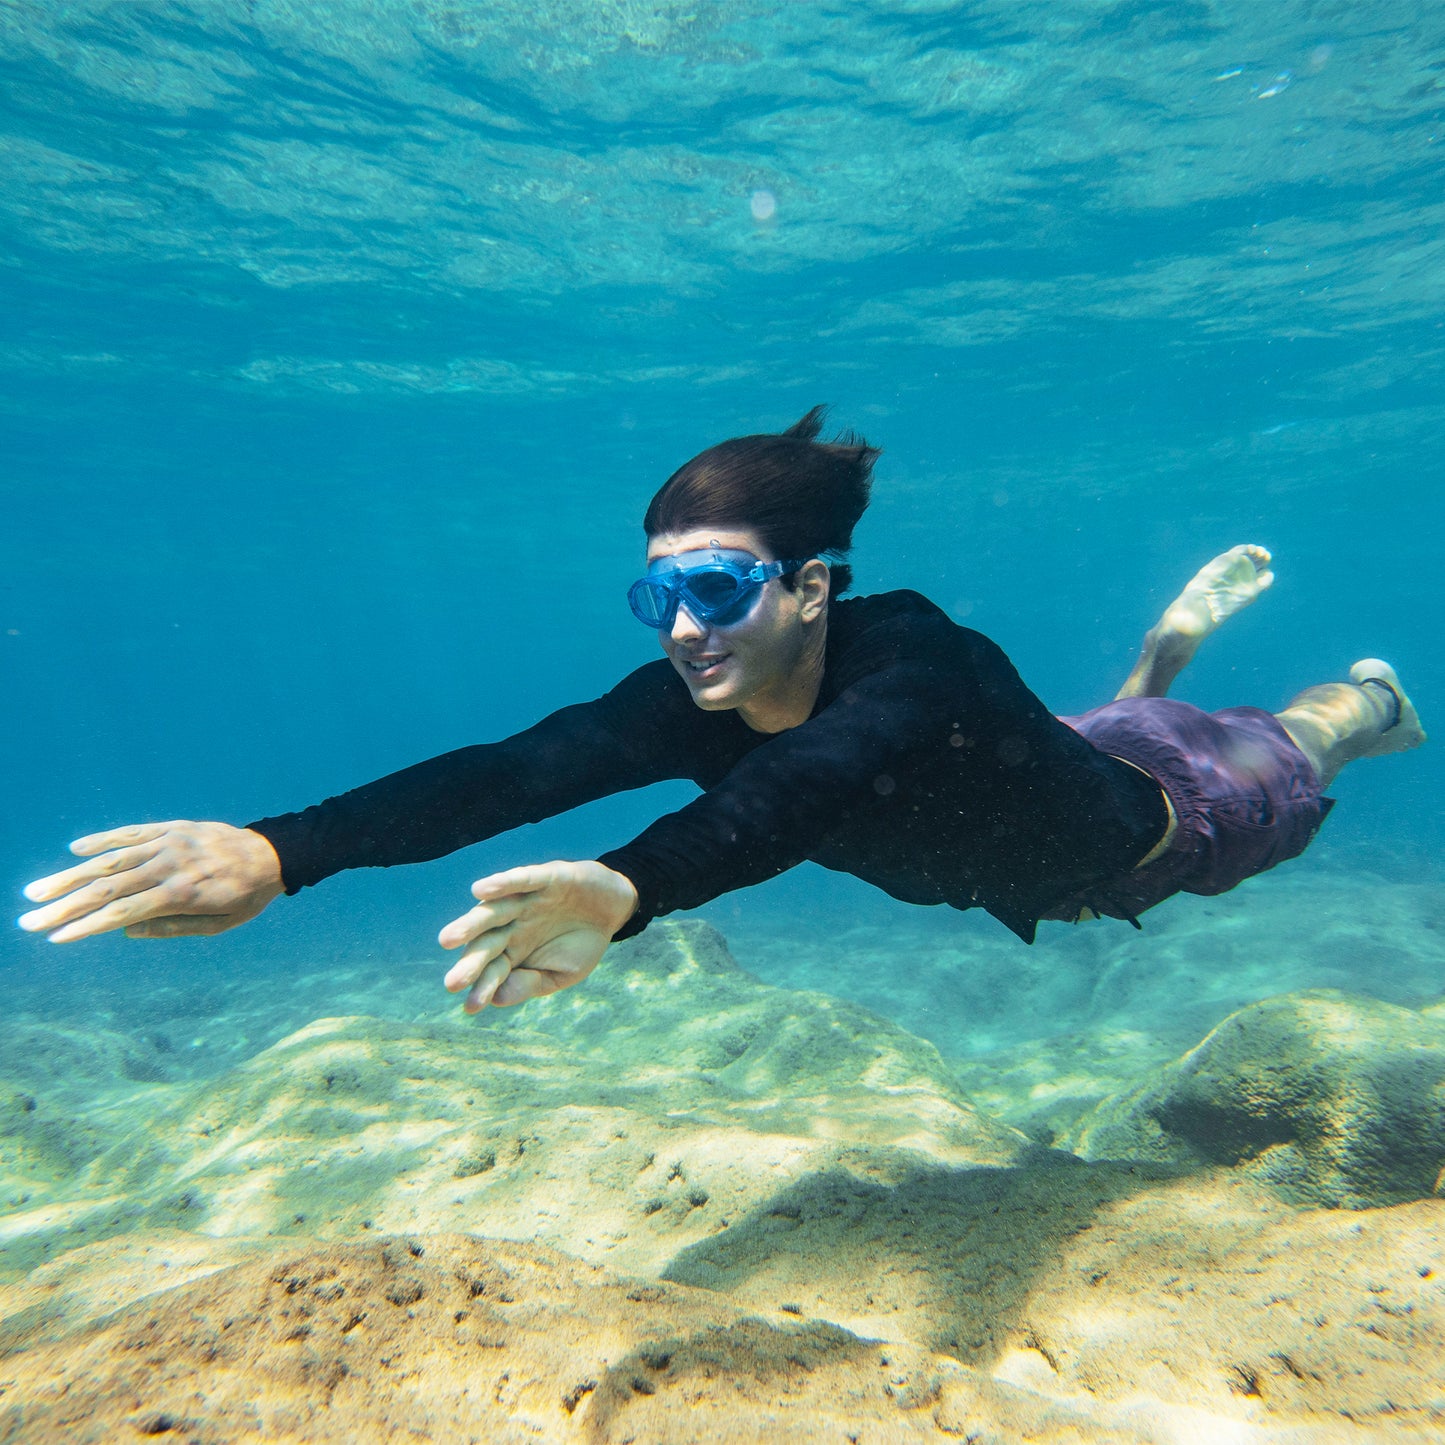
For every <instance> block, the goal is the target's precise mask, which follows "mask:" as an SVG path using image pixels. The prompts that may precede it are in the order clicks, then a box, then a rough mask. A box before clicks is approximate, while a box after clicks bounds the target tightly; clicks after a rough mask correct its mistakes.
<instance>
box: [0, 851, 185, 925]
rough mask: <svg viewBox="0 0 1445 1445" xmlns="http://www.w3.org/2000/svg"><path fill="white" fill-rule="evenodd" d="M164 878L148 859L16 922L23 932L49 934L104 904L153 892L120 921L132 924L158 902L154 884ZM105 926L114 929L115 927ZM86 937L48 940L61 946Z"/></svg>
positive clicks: (160, 865) (32, 912)
mask: <svg viewBox="0 0 1445 1445" xmlns="http://www.w3.org/2000/svg"><path fill="white" fill-rule="evenodd" d="M166 876H167V875H166V869H165V867H164V866H163V865H162V864H160V863H158V862H156V861H155V860H154V859H152V860H151V861H150V862H148V863H143V864H141V865H140V866H139V867H138V868H131V869H128V870H127V871H126V872H124V873H120V874H117V875H116V876H115V877H114V878H97V879H96V880H95V881H94V882H92V883H87V884H86V885H85V887H84V888H80V889H78V890H77V891H76V892H74V893H70V894H67V895H66V896H65V897H64V898H60V899H57V900H56V902H54V903H49V904H47V905H46V906H45V907H44V908H35V909H32V910H31V911H30V912H29V913H24V914H21V916H20V918H19V919H18V920H17V921H18V922H19V924H20V926H21V928H23V929H25V931H26V932H27V933H50V932H51V930H52V929H58V928H62V927H64V926H66V925H68V924H74V923H76V922H77V921H78V920H81V919H84V918H86V917H88V916H92V915H94V914H96V913H97V912H99V911H101V910H103V909H104V908H105V907H106V905H107V904H115V903H118V902H120V901H122V900H124V901H130V900H131V899H133V898H135V897H138V896H147V897H148V896H149V895H150V894H152V893H155V894H156V896H155V897H153V898H150V901H149V903H148V905H147V906H146V907H144V908H142V909H141V910H140V911H139V912H137V913H134V914H132V916H131V917H128V918H126V919H124V920H123V921H124V922H127V923H130V922H134V921H135V920H136V919H139V918H144V917H146V916H147V915H148V914H149V912H150V910H151V908H153V907H154V906H155V905H156V904H157V903H159V902H160V901H161V898H160V895H159V892H158V891H157V890H156V889H155V887H154V885H155V884H157V883H160V882H162V881H163V880H164V879H165V877H166ZM109 926H110V927H112V928H114V927H115V926H116V925H115V924H111V925H109ZM102 931H103V930H102ZM86 936H87V935H86V934H85V933H70V934H67V935H66V937H65V938H56V937H55V935H54V934H51V941H52V942H55V943H65V942H67V941H68V940H69V939H71V938H84V937H86Z"/></svg>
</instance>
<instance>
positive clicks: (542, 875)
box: [472, 863, 557, 902]
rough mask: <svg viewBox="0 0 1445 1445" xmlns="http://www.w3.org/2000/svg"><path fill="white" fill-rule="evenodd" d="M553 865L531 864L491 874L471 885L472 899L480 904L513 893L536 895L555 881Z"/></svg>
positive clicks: (554, 866)
mask: <svg viewBox="0 0 1445 1445" xmlns="http://www.w3.org/2000/svg"><path fill="white" fill-rule="evenodd" d="M556 866H557V865H556V864H555V863H532V864H528V865H527V866H526V867H524V868H508V869H507V870H506V872H504V873H491V874H488V876H487V877H485V878H478V879H477V881H476V882H475V883H473V884H472V897H473V898H475V899H477V900H478V901H481V902H486V901H494V900H496V899H498V898H506V897H508V896H509V895H511V894H515V893H538V892H540V891H541V890H542V889H543V888H545V887H547V885H548V884H549V883H553V882H555V881H556V877H557V873H556Z"/></svg>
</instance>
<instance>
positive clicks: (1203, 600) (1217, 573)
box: [1159, 543, 1274, 661]
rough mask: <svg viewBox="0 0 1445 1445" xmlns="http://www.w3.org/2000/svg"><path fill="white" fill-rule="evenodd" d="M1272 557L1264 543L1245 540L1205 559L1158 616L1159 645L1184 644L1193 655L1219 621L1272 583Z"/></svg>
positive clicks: (1173, 646)
mask: <svg viewBox="0 0 1445 1445" xmlns="http://www.w3.org/2000/svg"><path fill="white" fill-rule="evenodd" d="M1272 560H1273V559H1272V558H1271V557H1270V554H1269V549H1268V548H1267V547H1256V546H1254V545H1253V544H1251V543H1245V544H1244V545H1242V546H1239V547H1231V548H1230V549H1229V551H1227V552H1221V553H1220V555H1219V556H1218V557H1216V558H1215V559H1214V560H1213V561H1212V562H1207V563H1205V565H1204V566H1203V567H1201V568H1200V569H1199V571H1198V572H1196V573H1195V574H1194V576H1193V577H1191V578H1190V580H1189V584H1188V585H1187V586H1186V587H1185V589H1184V591H1183V592H1181V593H1180V594H1179V596H1178V597H1176V598H1175V599H1174V601H1173V602H1171V603H1170V604H1169V606H1168V607H1166V608H1165V609H1164V616H1163V617H1161V618H1160V619H1159V643H1160V645H1161V646H1168V647H1169V648H1170V650H1171V651H1172V652H1177V651H1178V650H1180V649H1183V648H1187V649H1188V654H1189V656H1190V657H1192V656H1193V655H1194V650H1195V648H1197V647H1198V646H1199V644H1200V643H1201V642H1203V641H1204V639H1205V638H1206V637H1208V636H1209V634H1210V633H1211V632H1213V631H1214V629H1215V628H1216V627H1218V626H1219V624H1220V623H1221V622H1224V621H1225V620H1226V619H1228V618H1230V617H1233V616H1234V614H1235V613H1236V612H1243V611H1244V609H1245V608H1246V607H1248V606H1249V604H1250V603H1251V602H1254V601H1255V600H1256V599H1257V598H1258V597H1259V594H1260V593H1261V592H1263V591H1264V590H1265V589H1266V588H1268V587H1271V586H1273V585H1274V573H1273V572H1271V571H1270V570H1269V564H1270V562H1271V561H1272ZM1186 661H1187V658H1186Z"/></svg>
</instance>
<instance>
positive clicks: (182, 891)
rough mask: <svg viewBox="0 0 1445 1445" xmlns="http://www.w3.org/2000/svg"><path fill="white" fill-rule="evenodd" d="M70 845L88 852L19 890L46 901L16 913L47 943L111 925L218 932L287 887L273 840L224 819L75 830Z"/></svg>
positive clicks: (154, 933) (143, 932) (139, 932)
mask: <svg viewBox="0 0 1445 1445" xmlns="http://www.w3.org/2000/svg"><path fill="white" fill-rule="evenodd" d="M70 851H71V852H72V853H75V854H78V855H79V856H80V857H82V858H88V859H89V860H90V861H89V862H88V863H82V864H80V865H79V866H78V867H75V868H67V869H66V870H65V872H63V873H52V874H51V875H50V877H48V878H37V879H36V880H35V882H34V883H32V884H30V886H29V887H28V888H26V890H25V896H26V897H27V898H28V899H29V900H30V901H31V902H32V903H45V904H47V905H48V906H47V907H45V908H36V909H34V910H33V911H32V912H30V913H26V914H23V915H22V916H21V918H20V919H19V923H20V926H21V928H24V929H27V930H28V931H29V932H31V933H49V934H50V941H51V942H52V943H70V942H72V941H74V940H75V939H77V938H89V937H91V936H92V935H93V934H96V933H106V932H109V930H111V929H113V928H124V929H125V931H126V934H127V935H128V936H129V937H131V938H175V937H177V936H178V935H180V934H187V933H223V932H224V931H225V930H226V929H228V928H235V927H236V925H237V924H240V923H245V922H246V921H247V920H248V919H252V918H254V917H255V916H256V915H257V914H258V913H259V912H260V911H261V910H262V909H263V908H264V907H265V906H266V905H267V904H268V903H269V902H270V901H271V900H272V899H273V898H275V897H277V896H278V895H279V894H280V893H281V892H282V891H283V889H282V886H281V863H280V860H279V859H278V858H277V857H276V851H275V849H273V848H272V847H271V845H270V843H268V842H267V841H266V839H264V838H263V837H262V836H261V835H260V834H259V833H252V832H251V831H250V830H249V829H246V828H233V827H231V825H230V824H229V823H192V822H187V821H182V820H177V821H175V822H171V823H142V824H140V825H139V826H137V827H131V828H114V829H112V830H111V831H110V832H108V833H92V834H90V836H89V837H86V838H77V839H76V841H75V842H74V843H72V844H71V845H70ZM51 899H57V900H59V901H58V902H50V900H51Z"/></svg>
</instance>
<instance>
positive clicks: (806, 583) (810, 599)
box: [793, 557, 829, 622]
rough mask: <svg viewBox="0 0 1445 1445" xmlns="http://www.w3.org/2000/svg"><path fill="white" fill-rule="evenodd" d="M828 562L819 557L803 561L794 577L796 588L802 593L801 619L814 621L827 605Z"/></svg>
mask: <svg viewBox="0 0 1445 1445" xmlns="http://www.w3.org/2000/svg"><path fill="white" fill-rule="evenodd" d="M828 576H829V573H828V564H827V563H826V562H824V561H823V560H822V559H821V558H819V557H814V558H812V559H811V560H810V561H807V562H805V563H804V564H803V565H802V566H801V567H800V568H799V569H798V572H797V575H796V577H794V579H793V582H794V586H795V587H796V589H797V590H798V591H799V592H800V593H801V594H802V612H801V615H802V619H803V621H804V622H816V621H817V620H818V618H820V617H821V616H822V615H823V613H824V612H825V611H826V610H827V606H828Z"/></svg>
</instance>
